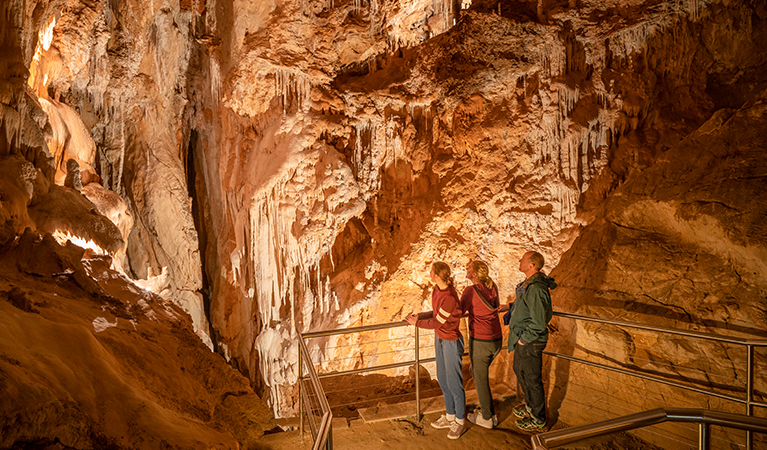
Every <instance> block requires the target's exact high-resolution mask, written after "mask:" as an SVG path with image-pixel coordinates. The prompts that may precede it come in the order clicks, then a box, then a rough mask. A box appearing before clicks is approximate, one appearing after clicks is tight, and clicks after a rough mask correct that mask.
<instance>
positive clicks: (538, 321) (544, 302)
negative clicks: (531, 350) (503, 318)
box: [509, 272, 557, 352]
mask: <svg viewBox="0 0 767 450" xmlns="http://www.w3.org/2000/svg"><path fill="white" fill-rule="evenodd" d="M556 287H557V283H555V282H554V279H553V278H551V277H549V276H546V275H545V274H543V273H541V272H538V273H536V274H534V275H533V276H531V277H530V278H528V279H527V280H525V281H523V282H522V283H520V284H519V285H518V286H517V299H516V300H515V301H514V303H513V304H512V306H513V308H514V309H513V310H512V312H511V318H510V319H509V352H512V351H514V347H515V346H516V345H517V341H518V340H520V339H521V340H522V343H523V344H529V343H531V342H536V341H537V342H547V341H548V340H549V330H548V325H549V321H550V320H551V316H553V315H554V311H553V310H552V308H551V295H550V294H549V289H554V288H556Z"/></svg>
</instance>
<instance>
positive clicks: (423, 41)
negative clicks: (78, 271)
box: [0, 0, 767, 422]
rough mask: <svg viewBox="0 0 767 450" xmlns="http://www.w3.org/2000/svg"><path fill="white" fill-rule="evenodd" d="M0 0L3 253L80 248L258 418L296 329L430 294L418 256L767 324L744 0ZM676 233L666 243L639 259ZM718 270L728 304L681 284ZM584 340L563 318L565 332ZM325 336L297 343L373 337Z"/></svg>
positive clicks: (751, 15) (758, 66) (739, 324)
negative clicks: (237, 380)
mask: <svg viewBox="0 0 767 450" xmlns="http://www.w3.org/2000/svg"><path fill="white" fill-rule="evenodd" d="M3 10H4V14H3V15H2V18H1V19H0V20H2V25H3V28H2V30H3V31H2V34H1V35H0V48H2V49H3V51H2V56H0V61H2V65H1V66H0V67H2V70H0V105H2V106H0V108H2V109H0V171H2V173H3V174H4V177H3V179H2V180H0V193H2V195H3V197H2V205H1V206H0V244H5V245H15V244H14V242H15V241H14V240H15V239H16V236H19V235H21V234H22V233H23V232H24V230H25V229H26V228H30V233H35V232H36V233H39V234H40V235H44V234H45V233H46V232H47V233H53V232H55V231H57V230H59V231H62V232H66V233H68V235H66V237H69V238H72V239H75V238H80V239H82V240H83V241H84V242H87V241H91V240H92V241H94V242H95V243H96V244H97V246H98V247H99V248H100V249H102V250H103V251H104V253H107V254H109V255H111V256H112V258H113V261H114V263H113V264H114V268H115V269H116V270H122V271H123V272H124V273H125V274H126V276H127V277H128V278H132V279H134V280H137V282H138V283H140V284H141V283H143V284H142V285H143V286H146V287H150V288H151V289H152V290H154V291H155V292H158V293H160V294H161V295H162V297H163V298H164V299H167V300H170V301H172V302H174V303H175V304H176V305H178V306H180V307H181V308H182V309H183V310H184V311H186V312H187V313H188V314H189V315H190V316H191V321H192V324H193V325H192V326H193V329H194V330H195V332H196V333H197V335H198V336H199V337H200V338H201V339H202V341H203V342H205V343H206V344H207V345H208V346H209V347H210V348H211V349H213V350H214V351H215V352H217V353H218V354H220V355H222V356H223V357H224V358H225V359H226V360H227V361H228V362H229V363H230V364H231V365H232V366H234V367H235V368H236V369H238V370H239V371H240V372H241V373H243V374H244V375H245V376H246V377H247V378H248V379H249V380H250V382H251V384H252V386H253V387H255V388H256V390H257V391H258V392H259V393H263V394H264V395H265V397H266V398H268V401H269V404H270V406H271V407H272V408H273V410H274V412H275V414H277V415H291V414H293V413H294V412H295V390H294V385H295V382H296V379H297V345H296V339H297V332H298V331H309V330H316V329H326V328H340V327H347V326H352V325H360V324H370V323H379V322H389V321H395V320H399V319H401V318H402V317H403V316H404V315H406V314H407V313H409V312H412V311H419V310H422V309H426V308H428V303H427V301H426V299H427V295H426V294H427V292H428V289H429V286H428V284H429V283H428V264H429V262H431V261H434V260H444V261H447V262H448V263H450V264H451V266H452V267H453V269H454V270H455V271H456V275H457V279H458V280H459V281H460V283H461V284H460V287H462V286H463V285H464V284H463V283H466V282H465V281H463V280H462V278H463V277H462V276H461V275H462V273H460V271H461V269H462V268H463V267H464V266H465V263H466V262H467V261H468V260H469V259H470V258H472V257H480V258H482V259H485V260H486V261H488V262H489V263H490V266H491V276H492V277H493V278H494V279H496V280H497V281H498V282H499V284H500V287H501V296H502V298H503V299H504V300H506V299H510V298H511V296H512V294H513V287H514V285H515V284H516V283H517V282H518V281H520V274H519V273H518V271H517V270H516V261H517V260H518V258H519V256H520V255H521V253H522V252H523V251H524V250H525V249H529V248H536V249H538V250H539V251H541V252H542V253H543V254H544V255H545V256H546V258H547V261H548V264H547V268H546V269H547V270H549V269H552V268H554V267H557V269H556V271H555V274H557V276H558V277H561V278H562V279H563V289H562V291H561V294H560V295H561V297H559V300H557V301H558V304H559V305H560V306H561V308H565V309H568V310H572V311H588V312H593V313H599V314H602V313H605V314H606V313H608V312H609V311H613V309H614V308H615V307H616V306H615V305H616V303H615V302H622V303H620V304H621V305H628V306H626V307H625V308H624V309H628V310H630V311H636V312H637V313H638V314H645V315H639V316H629V318H633V317H636V318H637V319H647V318H648V317H646V316H647V315H648V314H649V316H652V315H653V314H654V313H653V311H654V312H655V313H656V315H658V314H657V312H658V311H661V310H659V309H657V308H658V306H657V305H652V303H653V302H654V301H656V300H657V302H663V303H664V304H665V306H663V308H665V309H662V311H666V310H668V309H669V308H671V309H672V310H673V311H674V312H675V314H676V313H680V312H683V311H686V312H684V313H683V314H682V316H680V320H681V319H682V318H683V319H685V320H686V321H687V322H686V323H688V324H689V323H692V324H696V326H700V327H706V328H709V329H711V330H713V331H717V332H719V331H721V330H718V329H720V328H721V329H723V330H726V331H727V332H730V331H733V332H735V331H737V332H754V330H759V329H762V328H763V326H761V325H760V324H761V323H763V322H760V320H761V321H763V318H764V304H765V293H764V292H765V291H764V288H763V287H762V285H761V284H760V283H761V281H760V280H761V279H763V278H764V277H762V276H761V275H763V274H762V273H761V272H759V271H760V270H763V269H764V267H763V265H764V263H763V262H764V260H765V258H764V256H765V253H764V251H765V250H764V243H763V242H764V240H763V230H762V228H761V227H760V225H759V223H760V222H761V221H762V220H760V219H763V217H764V200H763V194H762V192H761V189H759V188H758V186H759V185H760V183H763V176H764V174H763V171H760V170H762V165H761V164H758V163H759V161H760V158H762V154H763V149H764V145H763V141H764V132H763V131H762V130H763V129H764V128H763V127H762V121H763V119H761V116H760V115H761V114H763V112H761V111H762V110H761V109H760V108H761V106H760V105H761V103H760V102H761V101H762V100H761V99H762V96H763V92H764V91H765V89H767V78H766V77H765V76H764V75H763V72H764V70H763V69H764V67H765V65H766V64H767V53H765V52H763V51H762V49H763V48H764V46H765V44H767V8H765V6H764V4H763V2H761V1H759V0H674V1H634V2H629V1H623V0H620V1H611V2H594V1H586V0H581V1H575V0H572V1H569V2H564V1H544V0H539V1H537V2H526V1H520V2H517V1H510V0H503V1H500V2H498V1H492V2H491V1H487V0H474V1H469V0H466V1H461V2H458V1H442V0H428V1H427V0H281V1H278V0H269V1H259V2H252V1H245V0H231V1H222V0H194V1H190V0H182V1H180V2H176V3H174V2H165V1H161V0H155V1H146V0H142V1H140V2H109V1H92V2H78V1H68V2H64V1H63V0H55V1H51V2H36V1H21V0H11V1H9V2H6V3H5V4H4V6H3ZM746 136H751V138H750V142H753V144H752V146H751V147H749V146H748V145H746V144H747V143H748V142H749V141H746V140H744V139H745V137H746ZM717 140H718V141H717ZM734 141H737V145H734ZM760 142H761V143H762V144H759V143H760ZM697 152H700V153H697ZM733 152H734V153H733ZM692 155H698V156H692ZM762 159H763V158H762ZM6 168H7V170H8V172H6ZM728 168H729V169H728ZM747 171H750V172H747ZM741 172H747V173H748V174H749V175H748V176H743V177H740V176H738V177H735V178H734V177H733V175H732V174H733V173H741ZM6 173H8V174H10V175H9V176H8V177H5V174H6ZM78 177H79V182H78ZM80 186H82V188H80ZM78 191H79V192H78ZM735 200H737V202H735ZM67 210H70V211H67ZM71 210H77V211H83V212H86V211H87V214H82V215H81V216H79V217H81V218H82V219H83V220H75V219H74V217H75V216H74V215H72V214H68V213H69V212H71ZM107 218H108V219H107ZM730 225H732V226H733V228H730ZM760 230H761V231H760ZM637 239H638V240H639V242H647V245H646V246H642V245H639V244H637V243H636V240H637ZM760 239H761V240H760ZM62 242H63V241H62ZM667 242H668V243H669V244H666V243H667ZM574 243H575V244H574ZM672 244H673V245H674V246H679V248H680V250H679V251H678V253H679V254H678V255H677V252H676V251H673V253H674V256H678V257H679V258H680V259H681V260H679V261H675V260H674V259H675V258H671V257H665V256H664V258H663V260H662V262H658V265H657V266H652V267H650V269H652V270H648V265H649V264H648V261H654V262H655V261H657V260H658V258H660V255H659V253H658V252H660V251H661V249H664V251H670V252H672V250H668V249H670V248H671V247H669V245H672ZM571 245H574V247H572V249H571ZM696 249H700V250H696ZM568 250H569V252H568ZM613 251H615V254H614V256H611V255H613V253H610V252H613ZM566 252H568V253H566ZM563 255H565V256H564V257H563ZM586 255H596V256H592V257H591V258H590V259H583V258H586ZM696 255H697V258H704V259H706V261H707V262H706V264H699V263H698V259H696ZM597 256H598V257H597ZM611 258H612V259H611ZM626 258H628V259H626ZM722 266H726V267H730V268H731V269H729V270H730V271H729V272H727V273H729V275H726V274H723V273H722V274H721V277H724V278H727V279H728V280H730V281H727V282H726V284H727V283H729V285H731V286H733V288H734V287H735V286H738V289H737V290H741V289H742V290H743V292H745V294H744V295H745V298H744V297H742V296H740V295H737V296H736V295H735V294H732V293H729V294H726V293H725V292H724V291H723V290H721V289H719V288H717V289H714V288H711V289H709V288H708V287H707V288H705V289H699V287H700V286H699V285H696V284H695V283H693V281H696V280H703V279H705V278H716V277H714V276H713V275H712V274H720V270H719V267H722ZM616 268H621V270H620V271H617V272H615V271H614V270H617V269H616ZM688 268H694V269H695V270H697V272H696V273H691V274H690V275H689V276H690V277H691V278H690V279H689V280H690V282H689V283H688V281H679V282H672V275H677V274H681V273H687V270H688ZM689 270H692V269H689ZM712 271H713V272H712ZM747 271H751V272H754V273H753V275H751V274H750V273H751V272H747ZM46 273H47V272H46ZM734 274H738V275H737V278H736V279H731V278H732V277H734V276H735V275H734ZM51 275H52V273H51V274H48V275H46V276H51ZM717 276H720V275H717ZM86 278H88V277H86ZM724 278H722V280H724ZM84 279H85V278H84ZM674 279H676V276H674ZM717 279H719V278H717ZM140 280H145V281H143V282H142V281H140ZM629 280H634V281H629ZM662 280H666V283H663V282H662ZM83 283H86V281H83ZM722 283H725V281H722ZM86 284H87V283H86ZM672 285H673V286H674V287H672ZM664 289H665V290H664ZM675 289H676V290H675ZM658 290H660V291H658ZM656 291H657V292H656ZM702 291H705V292H706V293H707V294H708V296H703V295H704V294H703V293H702ZM594 292H597V293H602V292H609V293H610V295H607V296H604V295H602V294H600V296H599V297H598V298H597V299H593V297H594V296H593V295H592V294H593V293H594ZM683 292H685V293H688V294H689V295H683ZM693 292H695V295H692V293H693ZM727 292H730V291H727ZM618 293H621V294H618ZM96 294H97V295H101V294H100V293H98V292H96ZM660 294H663V297H664V298H661V296H660ZM668 294H671V297H673V298H672V299H668V298H665V297H666V296H667V295H668ZM645 296H647V297H645ZM701 296H703V297H701ZM650 298H653V299H655V300H650ZM688 302H695V308H693V307H692V304H691V303H688ZM701 302H702V303H706V302H708V303H709V304H710V306H709V307H708V309H706V308H703V307H702V306H701V305H700V304H701ZM715 303H716V304H718V305H719V306H720V307H723V306H724V307H726V311H728V312H727V314H725V315H720V310H719V309H718V308H714V307H713V306H714V304H715ZM642 305H651V306H652V308H651V307H650V306H646V307H645V306H642ZM671 305H673V307H672V306H671ZM610 308H613V309H610ZM641 311H645V312H646V313H641ZM672 317H676V316H672ZM109 323H111V322H109ZM669 324H673V325H676V326H682V325H680V324H681V322H679V323H676V322H673V323H672V322H670V323H669ZM400 331H401V332H403V333H404V332H406V330H404V329H401V330H400ZM400 331H397V332H395V334H396V333H399V332H400ZM583 332H584V330H582V329H580V328H577V329H576V328H572V329H570V328H567V326H565V325H562V333H561V334H560V335H561V336H562V339H563V341H562V342H558V344H557V345H561V346H562V348H565V349H568V348H570V349H571V348H572V347H568V346H572V345H573V341H574V340H575V341H577V339H580V336H581V334H579V333H583ZM565 336H567V339H565ZM391 337H396V336H395V335H392V336H391ZM336 343H337V342H336ZM336 343H334V342H332V341H326V342H317V343H315V344H314V346H313V347H312V352H313V353H314V355H315V356H316V357H317V359H318V360H319V361H322V363H323V364H324V365H325V366H328V365H333V361H334V360H336V361H339V360H341V357H343V358H352V359H355V358H356V360H359V361H362V360H364V359H365V358H368V357H371V355H373V354H375V353H376V350H372V351H370V350H363V349H362V347H358V348H357V349H353V350H347V351H351V352H352V353H351V354H347V353H344V354H343V355H341V354H339V353H338V350H336V349H334V348H333V347H335V346H336V345H335V344H336ZM365 352H368V353H365ZM624 356H625V355H624ZM506 364H507V361H506V360H505V359H502V360H500V361H499V363H498V366H497V367H498V369H496V374H497V376H498V377H503V376H505V375H506V374H505V373H502V372H503V371H504V370H506V369H507V365H506ZM566 394H567V395H565V394H561V395H560V397H567V396H570V395H571V392H570V391H568V392H567V393H566ZM573 395H574V394H573ZM562 408H563V411H564V410H567V404H566V402H565V403H562ZM574 420H575V421H576V422H577V420H576V419H574Z"/></svg>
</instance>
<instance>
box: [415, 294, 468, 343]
mask: <svg viewBox="0 0 767 450" xmlns="http://www.w3.org/2000/svg"><path fill="white" fill-rule="evenodd" d="M431 304H432V307H433V308H434V314H433V315H432V318H431V319H425V320H419V321H417V322H416V323H415V325H416V326H417V327H418V328H430V329H432V330H434V332H435V333H436V335H437V337H439V338H440V339H444V340H446V341H455V340H458V338H459V337H461V332H460V331H459V330H458V325H460V323H461V316H462V315H463V311H462V310H461V302H459V301H458V292H456V291H455V288H454V287H453V286H448V287H447V289H445V290H444V291H443V290H441V289H440V288H438V287H437V286H434V290H433V291H432V293H431Z"/></svg>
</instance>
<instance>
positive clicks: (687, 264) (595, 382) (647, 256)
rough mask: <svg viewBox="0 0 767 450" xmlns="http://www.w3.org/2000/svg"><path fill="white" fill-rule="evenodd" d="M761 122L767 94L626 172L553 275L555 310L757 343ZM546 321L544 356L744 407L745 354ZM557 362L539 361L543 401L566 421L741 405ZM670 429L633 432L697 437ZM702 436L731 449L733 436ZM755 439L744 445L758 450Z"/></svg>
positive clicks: (728, 347)
mask: <svg viewBox="0 0 767 450" xmlns="http://www.w3.org/2000/svg"><path fill="white" fill-rule="evenodd" d="M765 126H767V92H764V93H762V95H760V96H758V97H757V98H755V99H754V101H752V102H749V103H748V104H746V105H744V106H743V107H742V108H740V109H738V110H732V109H721V110H719V111H717V112H716V113H715V114H714V115H713V117H712V118H711V119H709V120H708V121H707V122H706V123H705V124H704V125H703V126H702V127H701V128H700V129H698V130H697V131H695V132H694V133H692V134H690V135H689V136H688V137H686V138H685V139H684V140H683V141H682V142H681V143H680V144H679V145H678V146H676V147H675V148H673V149H671V150H669V151H667V152H665V153H664V154H663V155H661V156H660V157H659V158H658V160H657V161H656V162H655V164H654V165H653V166H652V167H650V168H648V169H646V170H645V171H643V172H642V173H636V174H634V175H633V176H631V177H629V178H628V180H627V181H626V182H625V184H624V185H622V186H620V187H619V188H617V189H616V191H615V193H614V194H613V195H612V196H611V198H609V199H608V201H607V202H605V204H604V216H603V217H600V218H599V219H597V220H595V221H594V222H593V223H592V224H590V225H589V226H587V227H586V228H585V229H584V230H583V232H582V234H581V235H580V236H579V237H578V239H577V240H576V241H575V242H574V243H573V246H572V248H571V249H570V250H568V251H567V253H565V255H564V256H563V257H562V260H561V262H560V265H559V266H558V267H557V268H556V269H555V270H554V271H553V272H552V274H553V275H554V276H556V277H557V281H559V283H560V285H559V288H558V289H557V290H556V291H555V294H554V296H553V297H554V301H555V303H557V304H559V305H560V308H561V309H562V310H565V311H569V312H575V313H579V314H586V315H594V316H598V317H605V318H616V319H619V320H624V321H631V322H639V323H647V324H652V325H656V326H666V327H672V328H679V329H686V330H692V331H700V332H707V333H714V334H719V335H728V336H734V337H741V338H747V339H765V338H767V333H766V332H765V328H764V326H763V324H764V323H765V320H767V281H766V280H767V277H766V276H767V265H765V262H766V261H767V246H766V245H765V243H767V229H766V228H765V226H764V218H765V217H767V202H766V201H765V198H764V196H763V195H760V194H758V192H759V191H760V190H761V189H762V187H761V186H763V185H764V181H765V179H766V178H765V177H767V159H765V148H767V133H765V132H764V130H765ZM558 323H559V328H560V332H559V333H555V334H554V336H555V338H554V340H553V342H554V345H553V348H554V349H555V350H556V351H559V352H564V353H566V354H570V355H574V356H578V357H581V358H587V359H591V360H594V361H597V362H601V363H603V364H608V365H612V366H614V367H619V368H627V369H638V370H642V371H644V372H645V373H649V374H655V375H658V376H662V377H664V378H665V379H667V380H670V381H674V382H677V383H681V384H684V385H693V386H694V387H699V388H703V389H714V390H716V391H717V392H720V393H723V394H725V395H731V396H735V397H739V398H743V399H745V385H746V380H747V378H748V377H747V370H748V369H747V368H748V357H747V352H746V348H745V346H742V345H732V344H726V343H720V342H715V341H707V340H701V339H691V338H685V337H681V336H675V335H670V334H660V333H657V332H649V331H639V330H635V329H631V328H624V327H620V328H617V327H612V326H605V325H601V324H589V323H584V322H578V323H577V325H574V324H573V323H572V321H569V320H560V321H559V322H558ZM754 358H755V372H754V373H755V376H754V381H753V383H754V385H753V387H754V389H755V392H756V393H757V394H756V398H757V399H762V400H763V397H762V395H763V394H761V393H763V392H765V389H767V379H765V377H764V376H763V375H761V373H763V372H762V371H761V369H760V368H761V367H763V365H764V363H765V358H767V355H766V354H765V353H764V351H763V350H761V349H757V350H756V352H755V355H754ZM563 366H564V367H567V364H566V363H565V362H563V361H561V360H560V361H558V362H556V363H554V362H552V363H551V371H550V374H551V379H550V381H551V386H552V388H551V402H550V403H551V405H552V406H555V409H556V410H557V414H558V416H559V417H560V418H561V419H562V420H565V421H566V422H567V423H569V424H573V425H575V424H583V423H588V422H593V421H595V420H601V419H606V418H611V417H614V416H615V415H616V414H617V413H618V412H620V413H622V414H630V413H633V412H639V411H643V410H647V409H652V408H657V407H673V406H679V407H688V408H710V409H716V410H724V411H730V412H734V413H737V414H745V412H746V408H745V405H743V404H738V403H735V402H728V401H725V400H722V399H719V398H716V397H711V396H704V395H699V394H696V393H693V392H690V391H683V390H681V389H675V388H671V387H668V386H665V385H662V384H659V383H653V382H644V381H642V380H638V379H636V378H630V377H625V376H623V375H620V374H616V373H609V372H606V371H604V370H599V369H593V368H590V367H588V366H583V365H577V364H573V365H571V366H570V370H569V374H570V375H569V380H568V377H567V376H564V375H567V373H568V371H567V370H565V372H564V374H563V372H562V370H563ZM731 386H733V387H734V388H732V387H731ZM586 399H589V400H586ZM760 401H761V400H760ZM584 404H586V405H588V408H584ZM756 414H757V415H761V412H759V411H757V412H756ZM680 429H681V428H680V427H676V428H675V429H670V430H668V429H660V430H656V431H659V433H660V435H658V434H654V433H650V432H646V433H644V434H642V435H640V436H641V437H643V438H644V439H647V440H650V441H655V442H656V443H658V444H659V445H663V446H666V447H668V445H669V444H668V443H669V440H668V439H667V436H669V435H670V434H669V433H671V435H672V436H673V435H675V434H678V435H679V436H678V437H680V438H684V439H686V440H690V438H692V440H693V441H694V440H695V439H697V430H692V433H680ZM714 439H715V440H716V441H717V442H718V443H719V445H722V441H721V439H725V440H727V441H732V442H734V443H738V444H742V443H743V442H744V436H743V433H742V432H738V431H735V430H728V431H726V432H724V434H723V433H722V432H717V435H716V436H715V438H714ZM758 439H760V440H757V443H756V444H755V445H754V447H755V448H757V447H759V446H762V445H764V441H763V440H761V439H763V438H762V437H759V438H758ZM664 441H665V442H664Z"/></svg>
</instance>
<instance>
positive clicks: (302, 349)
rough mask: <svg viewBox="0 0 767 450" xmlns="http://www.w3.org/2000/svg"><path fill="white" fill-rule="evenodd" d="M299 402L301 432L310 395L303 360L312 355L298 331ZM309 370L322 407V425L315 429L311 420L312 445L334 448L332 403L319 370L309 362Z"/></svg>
mask: <svg viewBox="0 0 767 450" xmlns="http://www.w3.org/2000/svg"><path fill="white" fill-rule="evenodd" d="M298 347H299V352H298V403H299V411H300V413H299V414H300V416H301V418H300V419H299V420H300V424H301V433H303V431H304V414H303V404H304V403H305V402H307V400H308V397H309V396H308V395H307V394H306V390H305V389H304V387H303V380H305V378H304V374H303V367H302V366H303V364H301V363H302V360H303V359H306V360H307V361H311V356H310V355H309V349H307V348H306V342H305V341H304V339H303V336H301V333H300V332H299V333H298ZM306 366H307V372H309V380H310V381H311V383H312V388H313V389H314V392H315V393H316V394H317V400H318V401H319V403H320V409H321V410H322V420H320V426H319V427H318V429H317V430H316V434H315V430H314V426H313V425H312V424H311V422H310V427H311V428H312V435H313V437H314V445H313V446H312V450H319V449H321V448H323V446H324V448H325V449H327V450H332V448H333V430H332V424H333V411H331V410H330V405H329V404H328V397H327V396H326V395H325V391H324V389H323V388H322V383H320V379H319V378H318V377H317V372H316V371H315V370H314V365H312V364H307V365H306Z"/></svg>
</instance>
